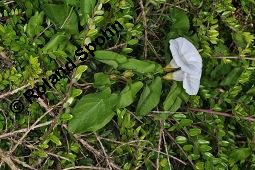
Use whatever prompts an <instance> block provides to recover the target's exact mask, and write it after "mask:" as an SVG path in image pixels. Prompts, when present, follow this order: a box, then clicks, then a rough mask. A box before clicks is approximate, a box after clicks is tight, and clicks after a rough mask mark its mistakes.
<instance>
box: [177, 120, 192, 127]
mask: <svg viewBox="0 0 255 170" xmlns="http://www.w3.org/2000/svg"><path fill="white" fill-rule="evenodd" d="M192 123H193V121H192V120H191V119H182V120H181V121H180V124H179V126H180V127H185V126H189V125H191V124H192Z"/></svg>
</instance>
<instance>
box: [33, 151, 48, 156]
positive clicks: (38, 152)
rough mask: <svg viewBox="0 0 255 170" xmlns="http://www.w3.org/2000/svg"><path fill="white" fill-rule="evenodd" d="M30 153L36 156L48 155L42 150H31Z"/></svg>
mask: <svg viewBox="0 0 255 170" xmlns="http://www.w3.org/2000/svg"><path fill="white" fill-rule="evenodd" d="M32 154H33V155H35V156H38V157H47V156H48V155H47V153H46V152H44V151H43V150H41V151H33V152H32Z"/></svg>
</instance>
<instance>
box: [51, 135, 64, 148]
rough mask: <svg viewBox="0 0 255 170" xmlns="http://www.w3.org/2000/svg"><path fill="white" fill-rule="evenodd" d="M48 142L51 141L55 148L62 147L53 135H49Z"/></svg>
mask: <svg viewBox="0 0 255 170" xmlns="http://www.w3.org/2000/svg"><path fill="white" fill-rule="evenodd" d="M49 140H50V141H52V142H53V143H55V144H56V145H57V146H61V145H62V143H61V141H60V140H59V138H58V137H57V136H55V135H53V134H51V135H50V136H49Z"/></svg>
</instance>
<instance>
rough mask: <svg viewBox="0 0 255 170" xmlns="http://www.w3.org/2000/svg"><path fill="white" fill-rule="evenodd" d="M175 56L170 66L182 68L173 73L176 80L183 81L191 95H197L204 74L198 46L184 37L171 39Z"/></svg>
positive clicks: (171, 48)
mask: <svg viewBox="0 0 255 170" xmlns="http://www.w3.org/2000/svg"><path fill="white" fill-rule="evenodd" d="M169 43H170V50H171V53H172V56H173V59H172V60H171V62H170V64H169V66H167V67H168V68H181V70H178V71H176V72H174V73H173V74H172V75H171V78H172V79H173V80H176V81H183V88H184V89H185V91H186V92H187V93H188V94H189V95H196V94H197V93H198V90H199V85H200V78H201V74H202V58H201V56H200V54H199V52H198V51H197V49H196V47H195V46H194V45H193V44H192V43H191V42H189V41H188V40H187V39H185V38H183V37H179V38H177V39H173V40H170V41H169Z"/></svg>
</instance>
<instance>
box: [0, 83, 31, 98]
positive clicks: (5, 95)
mask: <svg viewBox="0 0 255 170" xmlns="http://www.w3.org/2000/svg"><path fill="white" fill-rule="evenodd" d="M29 86H30V84H27V85H24V86H22V87H20V88H17V89H15V90H13V91H9V92H7V93H4V94H1V95H0V100H1V99H4V98H6V97H8V96H11V95H14V94H16V93H18V92H19V91H21V90H24V89H25V88H27V87H29Z"/></svg>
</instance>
